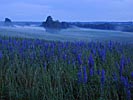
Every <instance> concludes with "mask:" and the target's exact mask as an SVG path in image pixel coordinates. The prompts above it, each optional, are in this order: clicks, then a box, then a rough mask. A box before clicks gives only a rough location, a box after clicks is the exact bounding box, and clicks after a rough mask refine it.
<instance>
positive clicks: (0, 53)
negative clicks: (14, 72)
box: [0, 51, 3, 59]
mask: <svg viewBox="0 0 133 100" xmlns="http://www.w3.org/2000/svg"><path fill="white" fill-rule="evenodd" d="M2 57H3V54H2V52H1V51H0V59H1V58H2Z"/></svg>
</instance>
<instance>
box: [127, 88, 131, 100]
mask: <svg viewBox="0 0 133 100" xmlns="http://www.w3.org/2000/svg"><path fill="white" fill-rule="evenodd" d="M126 94H127V100H131V91H130V90H127V93H126Z"/></svg>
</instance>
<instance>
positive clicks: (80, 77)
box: [78, 70, 82, 83]
mask: <svg viewBox="0 0 133 100" xmlns="http://www.w3.org/2000/svg"><path fill="white" fill-rule="evenodd" d="M78 83H82V72H81V70H79V71H78Z"/></svg>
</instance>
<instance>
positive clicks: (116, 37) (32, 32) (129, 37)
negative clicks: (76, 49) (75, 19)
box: [0, 26, 133, 42]
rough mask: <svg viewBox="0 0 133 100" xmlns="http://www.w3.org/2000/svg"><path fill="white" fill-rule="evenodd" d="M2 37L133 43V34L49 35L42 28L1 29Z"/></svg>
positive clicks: (75, 30)
mask: <svg viewBox="0 0 133 100" xmlns="http://www.w3.org/2000/svg"><path fill="white" fill-rule="evenodd" d="M0 35H5V36H15V37H25V38H34V39H37V38H38V39H45V40H58V41H79V40H80V41H106V40H112V41H119V42H121V41H123V42H133V33H128V32H119V31H106V30H92V29H82V28H70V29H66V30H61V31H59V32H57V33H48V32H46V31H45V29H44V28H41V27H26V26H25V27H0Z"/></svg>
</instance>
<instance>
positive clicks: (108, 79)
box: [0, 37, 133, 100]
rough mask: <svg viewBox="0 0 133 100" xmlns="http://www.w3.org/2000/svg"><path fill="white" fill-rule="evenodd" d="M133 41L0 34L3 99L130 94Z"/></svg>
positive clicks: (127, 97)
mask: <svg viewBox="0 0 133 100" xmlns="http://www.w3.org/2000/svg"><path fill="white" fill-rule="evenodd" d="M132 51H133V45H132V44H121V43H118V42H117V43H116V42H111V41H110V42H106V43H100V42H89V43H88V42H56V41H55V42H52V41H51V42H50V41H45V40H38V39H24V38H7V37H0V73H1V74H0V86H1V87H0V100H132V98H133V52H132Z"/></svg>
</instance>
